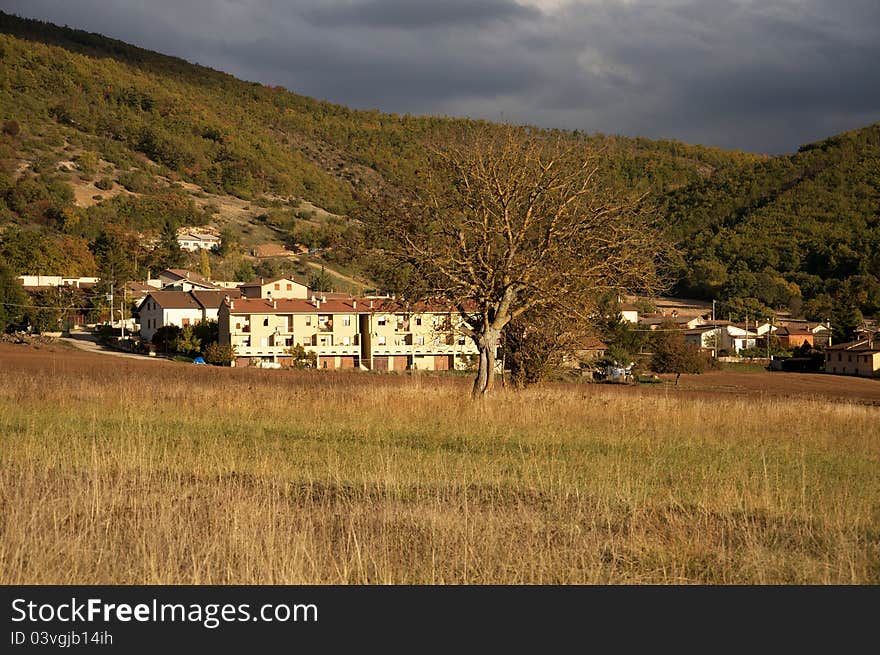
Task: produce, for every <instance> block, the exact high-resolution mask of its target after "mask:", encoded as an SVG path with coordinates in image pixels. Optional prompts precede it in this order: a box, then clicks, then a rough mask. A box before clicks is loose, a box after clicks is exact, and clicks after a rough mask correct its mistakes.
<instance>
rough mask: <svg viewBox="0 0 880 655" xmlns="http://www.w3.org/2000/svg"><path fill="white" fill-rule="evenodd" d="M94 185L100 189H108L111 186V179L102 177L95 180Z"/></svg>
mask: <svg viewBox="0 0 880 655" xmlns="http://www.w3.org/2000/svg"><path fill="white" fill-rule="evenodd" d="M95 186H96V187H98V188H99V189H101V191H109V190H110V189H112V188H113V180H111V179H110V178H109V177H102V178H101V179H100V180H98V181H97V182H95Z"/></svg>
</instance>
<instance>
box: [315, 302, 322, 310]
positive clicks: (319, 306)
mask: <svg viewBox="0 0 880 655" xmlns="http://www.w3.org/2000/svg"><path fill="white" fill-rule="evenodd" d="M315 308H316V309H321V301H320V300H316V301H315Z"/></svg>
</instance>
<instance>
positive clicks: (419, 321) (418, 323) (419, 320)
mask: <svg viewBox="0 0 880 655" xmlns="http://www.w3.org/2000/svg"><path fill="white" fill-rule="evenodd" d="M421 324H422V317H421V316H417V317H416V325H421Z"/></svg>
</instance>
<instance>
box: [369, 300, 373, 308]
mask: <svg viewBox="0 0 880 655" xmlns="http://www.w3.org/2000/svg"><path fill="white" fill-rule="evenodd" d="M370 309H373V301H372V300H370Z"/></svg>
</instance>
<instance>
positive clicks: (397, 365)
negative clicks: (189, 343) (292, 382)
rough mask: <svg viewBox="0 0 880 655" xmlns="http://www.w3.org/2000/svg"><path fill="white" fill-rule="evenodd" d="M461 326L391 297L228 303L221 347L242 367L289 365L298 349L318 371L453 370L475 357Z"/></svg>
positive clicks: (442, 313)
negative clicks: (310, 358)
mask: <svg viewBox="0 0 880 655" xmlns="http://www.w3.org/2000/svg"><path fill="white" fill-rule="evenodd" d="M273 284H274V283H273ZM456 321H457V314H456V313H454V312H451V311H450V310H448V309H444V308H439V307H432V306H427V305H419V306H414V307H409V308H407V307H404V306H402V305H401V304H399V303H397V302H396V301H389V300H388V299H369V298H353V297H347V298H328V297H327V296H326V295H325V296H320V297H317V296H312V297H310V298H308V299H306V298H271V299H270V298H242V299H239V300H235V299H230V300H229V301H228V302H226V303H224V304H223V305H222V306H221V307H220V312H219V326H220V337H219V341H220V344H221V345H231V346H233V347H234V348H235V350H236V359H235V364H236V365H237V366H247V365H249V364H252V363H257V362H273V363H280V364H290V363H291V361H292V358H291V356H290V354H289V352H288V350H289V349H290V348H292V347H293V346H296V345H300V346H303V348H305V349H306V350H307V351H311V352H314V353H315V354H316V355H317V364H318V367H319V368H360V369H366V370H380V371H393V370H405V369H422V370H448V369H451V368H464V367H465V366H466V363H467V359H466V358H467V356H468V355H473V354H476V352H477V351H476V347H475V346H473V345H472V343H470V340H469V339H467V338H466V337H465V336H464V335H463V334H460V333H459V332H460V331H456V330H455V329H454V328H453V325H454V324H455V323H456Z"/></svg>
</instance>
